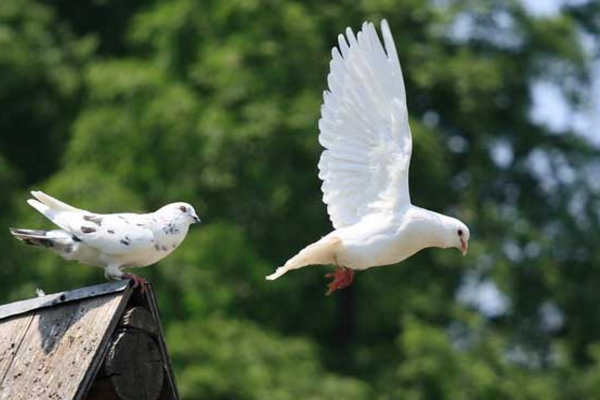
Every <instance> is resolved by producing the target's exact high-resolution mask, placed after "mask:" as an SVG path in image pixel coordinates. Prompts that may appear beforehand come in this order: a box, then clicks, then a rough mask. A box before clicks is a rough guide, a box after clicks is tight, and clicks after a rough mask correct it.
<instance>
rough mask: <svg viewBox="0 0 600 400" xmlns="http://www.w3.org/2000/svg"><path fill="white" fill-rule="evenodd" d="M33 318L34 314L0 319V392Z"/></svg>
mask: <svg viewBox="0 0 600 400" xmlns="http://www.w3.org/2000/svg"><path fill="white" fill-rule="evenodd" d="M32 320H33V315H26V316H20V317H15V318H10V319H6V320H4V321H0V393H1V392H2V382H3V381H4V378H5V377H6V374H7V373H8V370H9V369H10V366H11V365H12V363H13V360H14V359H15V357H16V355H17V352H18V351H19V348H20V346H21V342H22V341H23V338H24V337H25V334H26V333H27V331H28V330H29V327H30V325H31V321H32Z"/></svg>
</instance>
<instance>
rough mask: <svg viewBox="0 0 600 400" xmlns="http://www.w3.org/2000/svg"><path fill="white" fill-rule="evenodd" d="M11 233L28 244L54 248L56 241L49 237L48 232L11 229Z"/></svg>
mask: <svg viewBox="0 0 600 400" xmlns="http://www.w3.org/2000/svg"><path fill="white" fill-rule="evenodd" d="M10 233H11V234H12V235H13V236H14V237H16V238H17V239H19V240H22V241H24V242H25V243H27V244H31V245H35V246H43V247H54V240H53V238H50V237H49V236H48V231H40V230H33V229H19V228H10Z"/></svg>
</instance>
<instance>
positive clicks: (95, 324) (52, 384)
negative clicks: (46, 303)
mask: <svg viewBox="0 0 600 400" xmlns="http://www.w3.org/2000/svg"><path fill="white" fill-rule="evenodd" d="M127 297H128V296H123V294H122V293H113V294H109V295H104V296H100V297H93V298H89V299H86V300H82V301H80V302H78V303H69V304H64V305H60V306H55V307H54V308H51V309H41V310H36V311H35V313H34V316H33V320H32V321H31V325H30V327H29V329H28V330H27V332H26V334H25V336H24V338H23V340H22V342H21V345H20V347H19V349H18V352H17V354H16V355H15V358H14V360H13V361H12V363H11V365H10V367H9V369H8V371H7V374H6V377H5V379H4V382H3V383H2V389H1V390H0V399H2V400H9V399H10V400H25V399H27V400H29V399H31V400H33V399H60V400H63V399H65V400H66V399H73V398H75V395H76V393H77V391H78V389H79V388H80V386H81V384H82V381H84V378H85V375H86V374H90V366H91V364H92V361H93V360H94V357H95V356H96V353H97V352H98V350H99V348H100V347H101V344H102V343H103V342H104V341H106V340H107V338H108V337H107V335H108V334H109V333H110V332H107V331H108V330H109V326H110V325H113V326H114V324H116V321H115V319H117V318H118V317H119V316H120V315H119V313H118V312H117V310H118V309H120V307H119V306H120V305H121V304H122V302H123V301H126V299H125V298H127Z"/></svg>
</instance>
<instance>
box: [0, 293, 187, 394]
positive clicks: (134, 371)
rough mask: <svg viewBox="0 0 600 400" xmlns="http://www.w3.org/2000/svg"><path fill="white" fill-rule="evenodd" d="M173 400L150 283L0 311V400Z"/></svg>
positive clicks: (15, 305) (32, 301) (55, 297)
mask: <svg viewBox="0 0 600 400" xmlns="http://www.w3.org/2000/svg"><path fill="white" fill-rule="evenodd" d="M134 378H135V379H134ZM178 398H179V397H178V394H177V390H176V387H175V381H174V378H173V372H172V369H171V366H170V362H169V359H168V355H167V351H166V346H165V342H164V338H163V334H162V328H161V325H160V316H159V314H158V309H157V305H156V298H155V296H154V292H153V291H152V288H151V287H150V285H147V286H146V290H145V291H144V293H142V292H141V291H139V290H136V291H133V290H132V289H131V288H130V287H129V285H128V284H127V282H112V283H107V284H103V285H97V286H93V287H89V288H83V289H77V290H73V291H70V292H64V293H57V294H53V295H48V296H43V297H38V298H34V299H30V300H25V301H20V302H16V303H12V304H8V305H5V306H0V400H5V399H6V400H8V399H10V400H21V399H22V400H25V399H28V400H29V399H60V400H63V399H77V400H79V399H90V400H91V399H120V400H128V399H141V400H176V399H178Z"/></svg>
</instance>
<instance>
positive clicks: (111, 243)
mask: <svg viewBox="0 0 600 400" xmlns="http://www.w3.org/2000/svg"><path fill="white" fill-rule="evenodd" d="M31 194H32V195H33V197H35V198H36V199H37V200H34V199H29V200H27V203H29V205H30V206H32V207H33V208H35V209H36V210H38V211H39V212H40V213H42V214H44V216H46V218H48V219H49V220H50V221H52V222H53V223H54V224H56V225H58V226H59V227H60V228H61V229H57V230H52V231H41V230H30V229H15V228H11V229H10V233H12V234H13V235H14V236H15V237H16V238H17V239H19V240H22V241H24V242H25V243H28V244H32V245H36V246H43V247H47V248H49V249H51V250H53V251H55V252H56V253H58V254H60V255H61V256H62V257H63V258H65V259H67V260H76V261H79V262H80V263H82V264H89V265H93V266H96V267H101V268H104V271H105V272H104V274H105V276H106V277H107V278H108V279H111V280H118V279H131V280H133V283H134V287H135V286H138V285H140V284H141V283H143V282H144V280H143V279H142V278H140V277H138V276H136V275H132V274H126V273H123V268H128V267H145V266H148V265H151V264H154V263H156V262H158V261H160V260H162V259H163V258H165V257H166V256H168V255H169V254H171V252H172V251H173V250H175V249H176V248H177V247H178V246H179V245H180V244H181V242H183V239H185V236H186V234H187V232H188V228H189V226H190V225H191V224H193V223H198V222H200V218H198V216H197V215H196V212H195V211H194V208H193V207H192V206H191V205H189V204H187V203H172V204H168V205H166V206H164V207H162V208H161V209H159V210H157V211H155V212H153V213H149V214H133V213H123V214H96V213H92V212H89V211H86V210H82V209H79V208H75V207H72V206H70V205H68V204H65V203H63V202H62V201H60V200H57V199H55V198H53V197H51V196H49V195H47V194H45V193H43V192H31Z"/></svg>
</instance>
